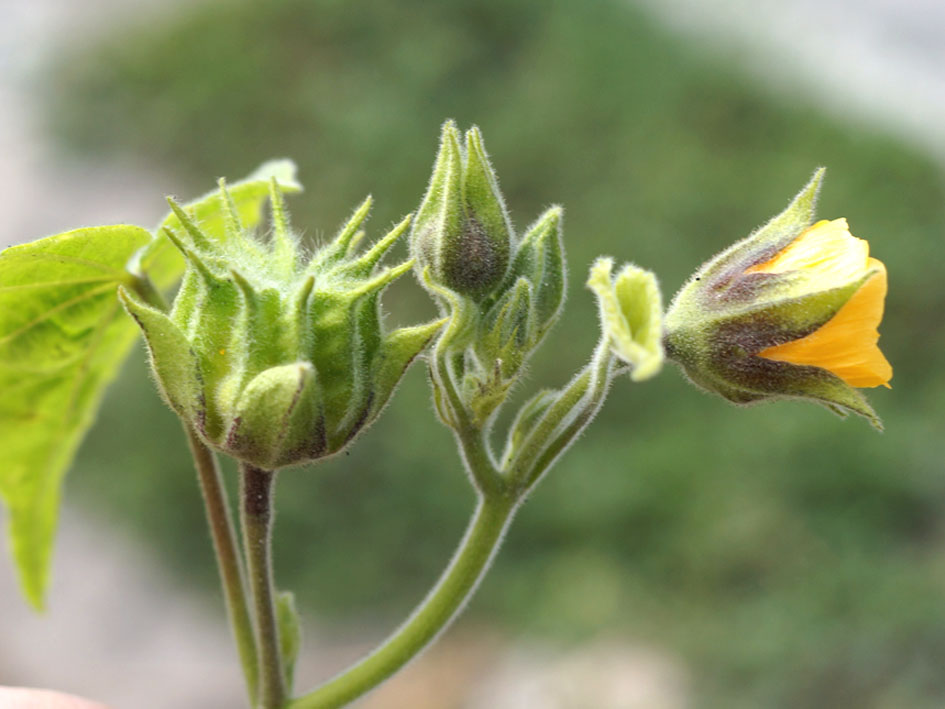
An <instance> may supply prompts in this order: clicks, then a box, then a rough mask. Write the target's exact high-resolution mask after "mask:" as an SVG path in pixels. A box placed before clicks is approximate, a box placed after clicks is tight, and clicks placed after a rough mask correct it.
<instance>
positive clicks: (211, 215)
mask: <svg viewBox="0 0 945 709" xmlns="http://www.w3.org/2000/svg"><path fill="white" fill-rule="evenodd" d="M295 173H296V167H295V163H294V162H292V161H291V160H270V161H269V162H266V163H263V164H262V165H260V166H259V167H258V168H257V169H256V171H255V172H253V173H252V174H251V175H250V176H249V177H246V178H245V179H243V180H240V181H239V182H236V183H234V184H232V185H229V186H227V188H226V192H228V193H229V200H227V198H226V194H225V193H224V192H223V191H222V190H214V191H213V192H208V193H207V194H205V195H204V196H203V197H199V198H198V199H196V200H194V201H193V202H189V203H188V204H186V205H185V206H184V210H185V211H186V212H187V213H188V214H189V215H190V216H191V218H192V219H193V220H194V221H195V222H196V223H197V224H198V225H199V226H200V228H201V230H202V231H203V232H204V233H205V234H208V235H210V236H211V237H213V238H216V239H219V240H220V241H225V240H226V239H227V238H228V231H229V230H230V229H231V228H232V227H234V226H236V227H242V228H244V229H253V228H255V227H256V225H257V224H259V222H260V221H261V219H262V208H263V204H264V203H265V201H266V199H267V198H268V197H269V187H270V181H271V180H272V179H275V181H276V182H277V183H278V185H279V187H281V188H282V190H283V192H300V191H301V190H302V186H301V185H300V184H299V183H298V181H297V180H296V175H295ZM228 201H229V204H227V202H228ZM234 216H235V219H234V218H233V217H234ZM182 226H183V225H182V224H181V221H180V219H179V218H178V217H177V215H176V214H174V212H170V213H169V214H168V215H167V217H165V218H164V220H163V221H162V222H161V224H160V225H159V226H158V228H157V229H156V230H155V232H154V233H155V237H154V239H153V240H152V241H151V243H149V244H148V245H147V246H146V247H145V248H144V249H142V250H141V252H140V253H139V254H138V256H137V258H136V263H135V266H134V268H135V269H136V270H137V271H138V272H140V273H145V274H147V275H148V277H149V278H150V279H151V282H152V283H154V285H155V286H156V287H157V288H158V290H160V291H161V292H162V293H166V292H167V291H168V290H169V289H170V288H171V287H172V286H173V285H174V284H175V283H177V281H178V280H179V279H180V277H181V275H182V274H183V273H184V258H183V257H182V256H181V255H180V252H179V251H178V250H177V249H176V248H174V245H173V244H171V242H170V240H169V239H168V238H167V237H166V236H165V235H164V232H163V230H164V228H165V227H167V228H169V229H174V230H177V229H181V228H182Z"/></svg>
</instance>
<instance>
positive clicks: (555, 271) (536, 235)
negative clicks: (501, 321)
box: [510, 206, 567, 345]
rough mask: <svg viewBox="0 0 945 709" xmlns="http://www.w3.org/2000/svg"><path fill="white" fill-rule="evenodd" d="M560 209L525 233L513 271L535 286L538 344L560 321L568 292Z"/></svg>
mask: <svg viewBox="0 0 945 709" xmlns="http://www.w3.org/2000/svg"><path fill="white" fill-rule="evenodd" d="M563 213H564V212H563V210H562V208H561V207H558V206H555V207H550V208H549V209H547V210H546V211H545V213H544V214H542V215H541V216H540V217H539V218H538V219H537V220H536V221H535V223H534V224H532V225H531V226H530V227H529V228H528V230H527V231H526V232H525V236H524V237H523V238H522V243H521V244H519V247H518V251H517V252H516V254H515V260H514V261H513V263H512V267H511V269H510V271H511V275H513V276H515V277H519V276H525V277H526V278H528V280H529V281H530V282H531V284H532V292H533V294H534V298H533V302H534V311H535V321H536V324H537V326H538V331H537V332H536V333H535V335H534V337H533V339H534V340H535V344H536V345H537V344H538V341H540V340H541V338H542V337H544V334H545V333H546V332H547V331H548V329H549V328H550V327H551V326H552V325H553V324H554V323H555V322H556V321H557V319H558V316H559V315H560V314H561V309H562V307H563V306H564V297H565V293H566V292H567V277H566V276H567V274H566V271H565V263H564V245H563V243H562V242H563V239H562V233H561V219H562V216H563Z"/></svg>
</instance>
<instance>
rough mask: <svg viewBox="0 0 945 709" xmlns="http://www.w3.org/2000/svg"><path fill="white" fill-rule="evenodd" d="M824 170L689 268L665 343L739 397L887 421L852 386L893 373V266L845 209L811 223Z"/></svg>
mask: <svg viewBox="0 0 945 709" xmlns="http://www.w3.org/2000/svg"><path fill="white" fill-rule="evenodd" d="M822 177H823V170H822V169H821V170H818V171H817V172H816V173H814V176H813V178H812V179H811V181H810V183H809V184H808V185H807V186H806V187H805V188H804V189H803V190H802V191H801V192H800V193H799V194H798V195H797V197H796V198H795V199H794V201H793V202H791V204H790V205H789V206H788V207H787V209H786V210H785V211H784V212H782V213H781V214H780V215H778V216H777V217H775V218H774V219H772V220H771V221H770V222H768V224H766V225H765V226H764V227H762V228H761V229H759V230H758V231H757V232H755V233H754V234H752V235H751V236H749V237H748V238H746V239H744V240H743V241H740V242H738V243H737V244H735V245H734V246H731V247H729V248H728V249H727V250H725V251H723V252H722V253H721V254H719V255H718V256H716V257H715V258H713V259H711V260H710V261H708V262H707V263H706V264H704V265H703V266H702V267H701V268H700V269H699V270H698V271H697V272H696V273H695V274H694V275H693V276H692V278H690V280H689V281H688V282H687V283H686V285H684V286H683V288H682V289H681V290H680V291H679V293H678V294H677V295H676V297H675V299H674V300H673V303H672V304H671V306H670V309H669V312H668V313H667V315H666V321H665V327H666V336H665V345H666V350H667V354H668V356H669V357H670V358H671V359H673V360H675V361H676V362H678V363H679V364H680V365H681V366H682V367H683V369H684V370H685V371H686V373H687V375H688V376H689V377H690V379H691V380H692V381H693V382H694V383H695V384H697V385H698V386H700V387H702V388H704V389H706V390H708V391H713V392H716V393H718V394H720V395H722V396H723V397H725V398H726V399H728V400H730V401H733V402H735V403H738V404H748V403H753V402H757V401H763V400H766V399H772V398H780V397H797V398H807V399H812V400H814V401H817V402H819V403H821V404H824V405H825V406H827V407H828V408H830V409H831V410H832V411H834V412H835V413H839V414H841V415H845V414H846V412H848V411H852V412H854V413H857V414H860V415H862V416H865V417H866V418H868V419H869V420H870V421H871V422H872V423H873V425H874V426H876V427H877V428H881V424H880V422H879V418H878V417H877V416H876V413H875V412H874V411H873V409H872V408H871V407H870V405H869V404H868V403H867V401H866V399H865V398H864V397H863V396H862V395H861V394H860V393H859V392H858V391H857V390H856V389H855V388H854V387H874V386H879V385H887V386H888V382H889V379H890V378H891V377H892V368H891V367H890V365H889V363H888V362H887V361H886V359H885V357H884V356H883V354H882V353H881V352H880V350H879V347H878V346H877V341H878V339H879V333H878V331H877V327H878V326H879V322H880V320H881V319H882V314H883V300H884V298H885V295H886V268H885V266H883V264H882V263H881V262H880V261H878V260H876V259H875V258H870V256H869V246H868V244H867V242H866V241H864V240H862V239H857V238H855V237H854V236H852V235H851V234H850V231H849V228H848V226H847V223H846V220H845V219H836V220H833V221H820V222H817V223H816V224H812V221H813V215H814V203H815V200H816V196H817V192H818V189H819V187H820V182H821V179H822Z"/></svg>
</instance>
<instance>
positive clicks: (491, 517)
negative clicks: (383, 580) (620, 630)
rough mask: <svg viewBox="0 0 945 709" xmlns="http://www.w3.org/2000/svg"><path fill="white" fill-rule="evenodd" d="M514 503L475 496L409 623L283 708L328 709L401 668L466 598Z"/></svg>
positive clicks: (442, 627)
mask: <svg viewBox="0 0 945 709" xmlns="http://www.w3.org/2000/svg"><path fill="white" fill-rule="evenodd" d="M517 505H518V501H517V500H515V499H512V498H509V497H506V496H504V495H503V496H495V497H486V496H482V495H480V498H479V502H478V504H477V506H476V511H475V513H474V515H473V517H472V520H471V521H470V523H469V527H468V528H467V529H466V534H465V536H464V537H463V540H462V542H460V545H459V548H458V549H457V550H456V553H455V554H454V555H453V559H452V560H451V561H450V564H449V566H448V567H447V568H446V570H445V571H444V572H443V575H442V576H440V579H439V581H437V584H436V586H434V587H433V590H431V591H430V593H429V595H427V597H426V598H425V599H424V600H423V602H422V603H421V604H420V605H419V606H418V607H417V608H416V609H415V610H414V612H413V614H412V615H411V616H410V618H409V619H408V620H407V622H405V623H404V624H403V625H402V626H401V627H400V628H399V629H398V630H396V631H395V632H394V633H393V634H392V635H391V636H390V637H389V638H388V639H387V640H385V641H384V642H383V643H382V644H381V645H380V646H379V647H378V648H377V649H376V650H374V652H372V653H371V654H370V655H368V656H367V657H366V658H364V659H363V660H361V661H360V662H359V663H357V664H355V665H354V666H352V667H351V668H349V669H348V670H346V671H344V672H342V673H341V674H340V675H338V676H336V677H335V678H333V679H331V680H329V681H328V682H326V683H325V684H323V685H322V686H321V687H319V688H317V689H315V690H313V691H312V692H309V693H308V694H305V695H303V696H301V697H299V698H297V699H294V700H293V701H291V702H289V704H288V705H287V709H334V708H335V707H341V706H344V705H345V704H347V703H348V702H351V701H353V700H355V699H357V698H358V697H360V696H361V695H363V694H365V693H366V692H368V691H369V690H371V689H373V688H374V687H376V686H377V685H379V684H381V682H383V681H384V680H386V679H387V678H388V677H390V676H391V675H392V674H394V673H395V672H397V670H399V669H401V668H402V667H403V666H404V665H406V664H407V663H408V662H409V661H410V660H412V659H413V658H414V657H416V656H417V655H418V654H419V653H420V652H421V651H422V650H423V649H424V648H425V647H426V646H427V645H428V644H430V643H431V642H432V641H433V640H434V639H436V637H437V636H438V635H439V634H440V633H441V632H442V631H443V630H445V629H446V628H447V627H448V626H449V625H450V623H451V622H452V621H453V620H454V619H455V618H456V617H457V616H458V615H459V613H460V612H461V611H462V609H463V607H464V606H465V605H466V603H467V602H468V600H469V599H470V598H471V597H472V595H473V593H474V592H475V590H476V587H477V586H478V585H479V582H480V580H481V579H482V577H483V576H484V575H485V573H486V571H487V570H488V568H489V564H490V562H491V561H492V559H493V557H494V556H495V554H496V551H498V549H499V546H500V545H501V543H502V537H503V534H504V533H505V530H506V528H507V527H508V524H509V522H510V521H511V519H512V517H513V515H514V512H515V509H516V507H517Z"/></svg>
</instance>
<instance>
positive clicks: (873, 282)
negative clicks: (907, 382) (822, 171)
mask: <svg viewBox="0 0 945 709" xmlns="http://www.w3.org/2000/svg"><path fill="white" fill-rule="evenodd" d="M789 271H797V272H803V273H804V274H806V275H807V276H808V277H809V278H810V279H811V280H812V281H817V280H824V281H832V282H834V283H845V282H849V281H850V280H854V279H859V278H862V277H863V276H865V275H867V274H869V278H868V279H867V280H866V281H865V282H864V283H863V285H862V286H860V288H859V290H857V291H856V292H855V293H854V294H853V295H852V296H851V297H850V300H848V301H847V303H846V305H844V306H843V307H842V308H840V310H838V311H837V314H836V315H834V316H833V317H832V318H830V320H828V321H827V322H826V323H825V324H824V325H822V326H821V327H820V328H818V329H817V330H815V331H814V332H812V333H811V334H809V335H807V336H805V337H802V338H800V339H798V340H792V341H791V342H786V343H784V344H783V345H775V346H773V347H768V348H766V349H763V350H761V351H760V352H759V353H758V356H759V357H764V358H766V359H772V360H776V361H779V362H790V363H791V364H802V365H804V364H806V365H811V366H814V367H820V368H822V369H826V370H827V371H829V372H833V373H834V374H836V375H837V376H838V377H840V378H841V379H842V380H843V381H845V382H846V383H847V384H849V385H850V386H854V387H875V386H880V385H883V386H886V387H888V386H889V380H890V379H892V366H891V365H890V364H889V362H888V361H887V360H886V358H885V357H884V356H883V353H882V352H881V351H880V349H879V346H878V344H877V342H878V341H879V331H878V329H877V328H878V327H879V323H880V321H881V320H882V319H883V302H884V300H885V298H886V267H885V266H884V265H883V263H882V261H879V260H878V259H875V258H871V257H870V255H869V244H868V243H867V242H866V241H865V240H863V239H858V238H856V237H855V236H853V235H852V234H851V233H850V228H849V227H848V226H847V220H846V219H834V220H832V221H827V220H823V221H819V222H817V223H816V224H814V225H813V226H812V227H810V228H808V229H807V230H806V231H804V232H803V233H802V234H801V235H800V236H798V237H797V239H795V240H794V241H792V242H791V243H790V244H789V245H788V246H787V247H786V248H785V249H784V250H783V251H781V252H780V253H778V254H777V255H776V256H775V257H774V258H772V259H771V260H769V261H765V262H764V263H761V264H758V265H756V266H752V267H750V268H748V269H747V271H746V273H785V272H789Z"/></svg>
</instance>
